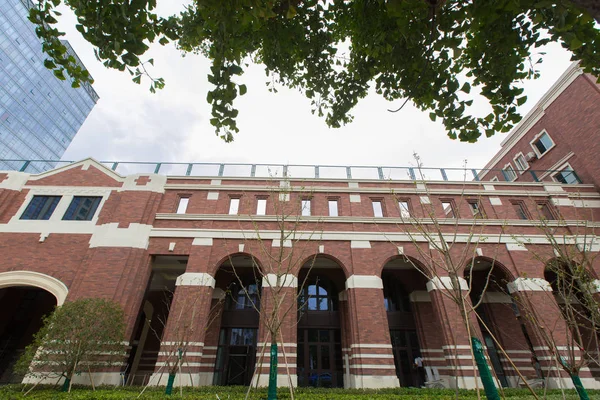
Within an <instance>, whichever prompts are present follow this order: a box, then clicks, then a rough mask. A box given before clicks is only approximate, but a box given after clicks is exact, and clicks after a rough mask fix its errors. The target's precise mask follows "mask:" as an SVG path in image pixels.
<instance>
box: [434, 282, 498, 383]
mask: <svg viewBox="0 0 600 400" xmlns="http://www.w3.org/2000/svg"><path fill="white" fill-rule="evenodd" d="M458 279H459V282H460V286H461V290H463V291H466V290H468V284H467V282H466V281H465V280H464V279H463V278H458ZM452 287H453V286H452V281H451V279H450V277H448V276H441V277H435V278H433V279H432V280H430V281H429V282H427V291H428V292H429V296H430V298H431V309H432V311H433V314H434V315H435V318H436V319H437V326H438V327H439V329H440V332H439V333H438V334H437V339H432V338H431V336H434V335H432V334H425V337H429V338H430V339H429V340H430V342H434V343H441V345H442V346H441V350H442V352H438V354H439V355H440V356H441V355H443V358H444V359H445V362H436V363H433V364H434V365H433V366H437V368H438V372H439V374H440V378H441V379H443V380H444V385H445V386H449V387H456V386H458V387H460V388H468V389H470V388H474V387H475V379H476V378H475V376H476V375H475V370H474V369H473V359H472V355H471V336H477V337H481V335H480V332H479V328H478V325H477V321H476V319H475V318H476V317H474V316H473V319H472V321H471V326H472V327H473V329H475V332H471V335H469V333H468V331H467V328H466V326H465V323H464V320H463V317H462V314H461V312H460V309H459V307H458V305H457V304H456V303H455V302H454V300H452V299H451V298H449V297H448V295H447V294H445V293H443V291H448V290H451V289H452ZM431 350H437V349H428V352H424V354H425V355H427V356H429V357H430V361H431V355H430V354H431ZM440 356H437V357H433V358H435V359H436V361H441V360H440V358H441V357H440ZM442 363H443V364H445V365H441V366H440V364H442ZM436 364H437V365H436ZM490 368H491V367H490ZM479 387H480V388H481V387H482V385H481V383H479Z"/></svg>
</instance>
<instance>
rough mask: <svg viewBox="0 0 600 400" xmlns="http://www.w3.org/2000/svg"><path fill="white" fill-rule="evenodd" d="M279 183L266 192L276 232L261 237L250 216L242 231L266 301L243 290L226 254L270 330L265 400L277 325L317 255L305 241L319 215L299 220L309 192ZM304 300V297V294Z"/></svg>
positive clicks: (292, 308) (273, 380)
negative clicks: (247, 229)
mask: <svg viewBox="0 0 600 400" xmlns="http://www.w3.org/2000/svg"><path fill="white" fill-rule="evenodd" d="M273 179H274V178H273ZM281 182H282V183H281V184H280V185H278V186H277V187H273V188H272V189H271V190H270V192H271V194H270V197H269V199H270V200H271V201H272V202H273V215H272V216H269V217H270V222H273V223H274V224H275V229H274V231H275V232H271V233H272V234H273V235H274V236H273V237H265V236H264V234H263V232H264V229H261V225H260V224H259V222H258V221H257V220H256V219H254V218H253V219H252V231H251V232H245V233H244V235H245V239H246V241H247V242H248V243H249V246H253V247H254V248H256V249H257V251H258V253H259V254H260V256H261V260H262V261H263V263H262V264H261V265H259V264H258V262H257V260H256V259H254V258H252V264H253V265H252V266H253V270H254V271H255V279H256V280H257V281H259V283H262V289H263V290H264V289H265V288H268V289H269V296H268V301H265V302H263V301H262V298H261V297H262V296H261V295H260V293H259V294H258V295H259V301H257V302H256V303H255V302H253V301H252V298H253V296H251V295H250V294H249V293H248V292H247V291H246V287H245V286H244V283H243V282H242V279H241V276H240V271H239V268H236V265H235V263H234V262H233V259H232V258H230V263H231V266H232V269H233V272H234V274H235V276H236V278H237V280H238V281H239V283H240V285H241V287H242V288H244V290H245V291H246V293H245V294H246V297H247V298H248V299H250V301H251V302H252V306H253V308H254V309H255V310H256V311H257V312H258V313H259V315H260V320H261V321H263V323H264V325H265V327H266V329H267V331H268V337H269V340H270V341H271V348H270V368H269V387H268V399H269V400H274V399H277V357H278V347H277V343H278V342H279V341H281V343H283V342H284V341H283V335H282V332H281V327H282V325H283V324H284V321H285V319H286V317H288V316H289V315H294V316H295V315H296V312H297V310H298V299H299V295H298V293H302V289H303V288H304V285H305V283H306V280H307V279H308V276H309V274H310V270H311V269H312V267H313V265H314V262H315V259H316V251H315V250H316V247H315V246H313V247H311V246H310V245H308V244H309V243H311V242H312V243H315V244H317V243H318V241H319V240H320V238H321V235H320V232H319V231H317V230H316V227H317V226H318V224H319V223H320V220H319V219H311V220H308V221H307V220H304V219H303V207H306V204H305V203H304V201H303V200H306V199H308V198H310V195H311V193H310V192H308V191H305V190H304V189H303V188H292V186H291V182H290V179H289V178H288V177H287V175H286V176H284V177H283V178H282V179H281ZM272 241H278V243H279V247H275V246H272ZM308 252H312V253H311V254H314V256H313V257H310V259H308V261H307V257H308ZM305 265H306V266H308V273H307V274H306V278H305V279H304V280H303V281H302V282H300V283H299V285H298V286H299V288H298V290H297V291H295V292H294V294H293V295H290V293H289V290H286V289H289V287H291V286H293V285H292V283H293V282H291V281H292V278H291V275H294V276H297V274H298V272H299V270H300V269H301V268H302V267H303V266H305ZM265 285H266V286H265ZM294 290H295V288H294ZM302 300H303V301H308V299H302ZM257 303H258V304H257ZM265 350H266V345H265V346H264V347H263V349H262V351H261V355H260V357H259V362H258V363H257V367H256V369H255V371H254V381H255V383H256V385H257V386H258V382H259V376H260V369H261V367H262V360H263V358H264V353H265ZM281 350H282V352H283V356H284V359H286V360H287V356H286V353H285V347H284V346H282V349H281ZM286 364H287V361H286ZM287 375H288V386H289V390H290V396H291V398H292V399H293V398H294V391H293V385H292V380H291V379H292V378H291V375H290V372H289V369H288V372H287ZM249 394H250V388H249V389H248V392H247V394H246V398H247V397H248V396H249Z"/></svg>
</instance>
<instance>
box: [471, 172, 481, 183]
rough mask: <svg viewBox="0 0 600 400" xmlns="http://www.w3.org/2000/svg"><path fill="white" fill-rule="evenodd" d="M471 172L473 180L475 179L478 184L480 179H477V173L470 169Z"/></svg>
mask: <svg viewBox="0 0 600 400" xmlns="http://www.w3.org/2000/svg"><path fill="white" fill-rule="evenodd" d="M471 172H472V173H473V178H475V180H476V181H477V182H479V180H480V179H479V175H478V174H477V171H476V170H474V169H472V170H471Z"/></svg>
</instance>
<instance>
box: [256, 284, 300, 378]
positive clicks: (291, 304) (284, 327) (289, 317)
mask: <svg viewBox="0 0 600 400" xmlns="http://www.w3.org/2000/svg"><path fill="white" fill-rule="evenodd" d="M275 290H277V291H278V292H279V295H280V296H281V297H282V298H283V302H282V304H281V306H280V309H279V310H280V318H281V319H282V323H281V334H280V335H279V336H280V337H277V386H283V387H288V386H289V379H290V378H291V381H292V385H293V386H297V385H298V375H297V374H296V358H297V351H298V344H297V343H298V340H297V335H298V332H297V320H296V318H297V315H298V312H297V301H296V296H297V292H298V278H297V277H296V276H294V275H292V274H284V275H282V276H280V278H279V286H278V285H277V275H275V274H267V275H266V276H265V277H263V280H262V295H261V305H260V310H261V317H260V325H259V328H258V343H257V346H256V371H257V374H256V375H255V376H254V378H253V384H255V383H256V380H257V379H258V385H259V386H268V385H269V366H270V362H271V356H270V351H271V341H272V340H271V333H270V332H269V329H268V327H267V322H268V318H270V315H271V312H272V310H273V291H275ZM282 337H283V341H282ZM263 348H264V356H263V361H262V366H260V367H259V364H258V363H259V362H260V359H261V354H262V352H263ZM284 350H285V357H284ZM288 372H289V378H288Z"/></svg>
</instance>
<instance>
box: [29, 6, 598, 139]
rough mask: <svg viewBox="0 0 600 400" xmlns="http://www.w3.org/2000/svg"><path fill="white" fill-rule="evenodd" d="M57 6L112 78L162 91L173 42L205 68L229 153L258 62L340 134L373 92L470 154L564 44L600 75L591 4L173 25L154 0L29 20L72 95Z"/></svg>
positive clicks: (334, 13)
mask: <svg viewBox="0 0 600 400" xmlns="http://www.w3.org/2000/svg"><path fill="white" fill-rule="evenodd" d="M163 1H166V0H163ZM61 3H65V4H66V5H68V6H69V7H71V8H72V9H73V10H74V12H75V14H76V15H77V21H78V22H77V30H79V31H80V32H81V33H82V34H83V37H84V38H85V39H86V40H87V41H88V42H90V43H91V44H92V45H93V46H94V48H95V53H96V57H97V58H98V59H99V60H101V61H102V62H103V63H104V65H105V66H106V67H108V68H115V69H118V70H121V71H124V70H128V71H129V72H130V73H131V74H132V75H133V79H134V81H135V82H136V83H140V82H141V79H142V77H148V78H149V79H150V81H151V90H152V91H154V90H155V89H160V88H162V87H163V86H164V81H163V80H162V79H161V78H152V77H151V76H150V75H149V73H148V71H147V70H146V67H145V66H147V64H148V63H150V64H153V60H146V61H142V57H143V56H144V53H145V52H146V51H147V50H148V48H149V44H150V43H152V42H155V41H158V42H159V43H161V44H166V43H168V42H170V41H173V42H175V43H176V44H177V46H178V47H179V49H180V50H181V51H183V52H191V53H200V54H203V55H205V56H206V57H208V58H209V59H210V60H211V62H212V67H211V72H210V75H209V76H208V81H209V82H210V83H211V84H212V85H213V89H212V90H211V91H210V92H209V93H208V96H207V101H208V102H209V103H210V104H211V106H212V119H211V123H212V125H214V126H215V129H216V132H217V134H218V135H219V136H221V137H222V138H223V139H224V140H225V141H231V140H233V137H234V136H233V135H234V134H235V133H236V132H238V127H237V123H236V117H237V115H238V110H237V109H236V108H235V107H234V102H235V99H236V98H237V96H241V95H243V94H244V93H246V86H245V85H243V84H241V83H238V81H239V80H241V76H242V75H243V73H244V68H245V67H247V65H248V63H249V62H256V63H260V64H263V65H264V67H265V68H266V71H267V74H268V75H269V76H270V77H271V80H270V83H269V86H270V89H271V90H272V91H276V86H278V85H281V86H285V87H290V88H295V89H298V90H299V91H301V92H302V93H303V94H305V95H306V96H307V97H308V98H309V99H310V100H311V106H312V111H313V113H317V114H318V115H319V116H322V117H324V118H325V120H326V122H327V124H328V125H329V126H331V127H339V126H341V125H343V124H346V123H348V122H350V121H351V120H352V115H351V111H352V108H353V107H354V106H355V105H356V104H357V103H358V101H359V100H360V99H361V98H363V97H365V96H366V95H367V94H368V93H369V91H370V90H372V89H374V90H375V91H376V92H377V94H379V95H381V96H383V97H384V98H385V99H386V100H389V101H392V102H393V101H399V105H400V104H402V103H404V101H405V100H401V99H410V100H412V101H413V102H414V104H415V105H416V106H417V107H418V108H419V109H421V110H426V111H429V113H430V114H429V115H430V117H431V119H432V120H436V119H437V118H440V119H441V120H442V122H443V124H444V126H445V128H446V130H447V133H448V136H450V137H451V138H453V139H457V138H458V139H460V140H461V141H466V142H474V141H476V140H477V139H478V138H479V137H480V136H481V135H482V134H483V135H486V136H491V135H493V134H494V133H496V132H508V131H509V130H510V129H511V128H512V127H513V126H514V124H516V123H517V122H518V121H519V120H520V118H521V117H520V115H519V114H518V113H517V106H519V105H521V104H523V103H524V102H525V100H526V97H525V96H524V95H523V89H521V88H519V84H520V82H521V81H522V80H524V79H529V78H535V77H537V76H538V71H537V70H536V64H537V63H538V62H539V61H540V60H541V59H542V58H543V54H542V53H540V52H539V50H537V48H538V47H540V46H542V45H544V44H546V43H548V42H550V41H554V42H559V43H561V44H562V46H563V47H565V48H567V49H569V50H570V51H571V52H572V53H573V59H574V60H580V61H581V66H582V67H583V69H584V70H585V71H586V72H588V73H592V74H594V75H596V76H599V75H600V31H599V30H598V29H597V28H596V27H595V23H596V22H595V19H596V20H598V19H599V18H600V12H599V11H598V7H597V6H594V5H593V3H594V2H589V1H585V0H572V1H568V0H496V1H493V2H492V1H486V2H481V1H463V0H387V1H385V0H354V1H347V0H332V1H325V0H321V1H319V0H304V1H300V0H280V1H278V0H236V1H231V0H229V1H224V0H194V1H193V2H192V4H191V5H190V6H188V7H186V9H185V10H184V11H183V12H181V13H180V14H179V15H176V16H171V17H168V18H163V17H159V16H158V15H157V14H156V13H155V11H154V9H155V7H156V0H41V1H39V3H38V4H39V5H38V6H36V8H34V9H32V11H31V15H30V19H31V20H32V21H33V22H35V23H37V24H38V28H37V32H38V35H39V36H40V37H41V38H42V40H43V42H44V50H45V51H46V52H47V53H48V55H49V60H48V61H47V63H46V66H47V67H49V68H51V69H53V70H54V72H55V74H56V75H57V76H58V77H59V78H60V77H62V78H64V73H66V74H68V75H69V76H71V78H72V79H73V82H74V85H78V84H79V83H80V82H82V81H89V80H90V77H89V75H88V74H87V72H86V71H84V70H81V68H78V67H77V66H76V64H75V62H74V59H72V57H69V55H68V54H67V53H66V52H65V49H64V46H63V45H62V44H61V42H60V40H59V38H60V36H61V35H62V34H61V32H59V31H58V30H57V29H55V28H53V25H54V24H55V23H56V19H55V17H56V15H58V13H57V12H56V11H55V10H54V8H55V7H57V6H58V5H60V4H61ZM586 6H587V8H586ZM471 87H474V88H477V90H473V91H472V90H471ZM478 93H480V94H481V95H482V96H484V97H485V98H487V100H488V101H489V105H490V110H489V113H488V114H487V115H476V114H474V113H473V112H472V111H473V110H472V109H471V108H470V106H471V104H472V102H473V99H474V98H475V96H477V95H478ZM400 108H401V107H400Z"/></svg>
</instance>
